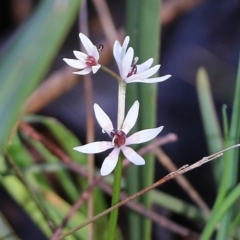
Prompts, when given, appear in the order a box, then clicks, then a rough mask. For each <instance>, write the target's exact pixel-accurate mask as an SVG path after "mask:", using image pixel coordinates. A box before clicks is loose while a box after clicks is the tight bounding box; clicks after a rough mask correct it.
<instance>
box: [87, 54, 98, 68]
mask: <svg viewBox="0 0 240 240" xmlns="http://www.w3.org/2000/svg"><path fill="white" fill-rule="evenodd" d="M86 64H87V65H88V66H89V67H92V66H96V65H97V62H96V60H95V58H94V57H92V56H88V57H87V59H86Z"/></svg>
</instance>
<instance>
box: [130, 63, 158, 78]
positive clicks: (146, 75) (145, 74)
mask: <svg viewBox="0 0 240 240" xmlns="http://www.w3.org/2000/svg"><path fill="white" fill-rule="evenodd" d="M159 68H160V65H156V66H154V67H152V68H150V69H148V70H146V71H144V72H142V73H137V74H134V75H132V76H130V77H129V78H127V80H126V82H131V81H132V80H137V79H146V78H149V77H151V76H152V75H154V74H155V73H156V72H157V71H158V69H159Z"/></svg>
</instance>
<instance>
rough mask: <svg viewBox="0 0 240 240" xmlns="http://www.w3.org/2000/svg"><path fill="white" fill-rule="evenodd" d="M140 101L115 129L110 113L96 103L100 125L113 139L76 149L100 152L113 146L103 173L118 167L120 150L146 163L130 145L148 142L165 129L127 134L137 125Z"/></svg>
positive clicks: (102, 168)
mask: <svg viewBox="0 0 240 240" xmlns="http://www.w3.org/2000/svg"><path fill="white" fill-rule="evenodd" d="M138 110H139V102H138V101H135V102H134V104H133V106H132V107H131V109H130V110H129V111H128V113H127V116H126V118H125V120H124V122H123V124H122V127H121V129H119V130H114V128H113V124H112V122H111V120H110V118H109V117H108V115H107V114H106V113H105V112H104V111H103V110H102V109H101V108H100V106H99V105H98V104H96V103H95V104H94V112H95V116H96V118H97V121H98V123H99V125H100V126H101V127H102V130H103V132H106V133H107V134H108V135H109V136H110V137H111V138H112V141H102V142H93V143H89V144H86V145H83V146H80V147H75V148H74V150H76V151H79V152H82V153H100V152H103V151H105V150H107V149H110V148H113V150H112V152H111V153H110V154H109V155H108V157H106V158H105V160H104V162H103V164H102V167H101V175H103V176H105V175H108V174H109V173H111V172H112V171H113V169H114V168H115V167H116V164H117V161H118V156H119V153H120V151H122V152H123V154H124V155H125V157H126V158H127V159H128V160H129V161H130V162H132V163H134V164H136V165H144V164H145V160H144V159H143V158H142V157H141V156H140V155H138V154H137V153H136V152H135V151H134V150H133V149H132V148H130V147H128V145H131V144H139V143H143V142H147V141H149V140H151V139H153V138H154V137H156V136H157V135H158V134H159V133H160V132H161V131H162V129H163V126H161V127H158V128H153V129H146V130H142V131H139V132H136V133H134V134H133V135H131V136H130V137H128V138H127V137H126V134H128V132H129V131H130V130H131V129H132V127H133V126H134V125H135V123H136V121H137V117H138Z"/></svg>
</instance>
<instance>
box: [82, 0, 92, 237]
mask: <svg viewBox="0 0 240 240" xmlns="http://www.w3.org/2000/svg"><path fill="white" fill-rule="evenodd" d="M79 30H80V32H82V33H84V34H85V35H86V36H89V31H88V9H87V2H86V1H84V2H83V4H82V6H81V8H80V12H79ZM80 49H81V51H83V47H82V46H80ZM83 78H84V92H85V106H86V134H87V136H86V140H87V143H90V142H93V141H94V138H95V137H94V116H93V108H92V107H93V88H92V77H91V75H90V74H87V75H84V77H83ZM87 158H88V184H89V185H92V183H93V179H94V168H95V167H94V155H93V154H88V155H87ZM86 196H88V202H87V207H88V209H87V212H88V219H90V218H92V217H93V215H94V202H93V195H92V194H87V195H86ZM92 239H93V224H89V227H88V240H92Z"/></svg>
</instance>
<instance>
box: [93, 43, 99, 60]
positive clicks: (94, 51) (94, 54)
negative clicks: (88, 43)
mask: <svg viewBox="0 0 240 240" xmlns="http://www.w3.org/2000/svg"><path fill="white" fill-rule="evenodd" d="M92 56H93V57H94V58H95V60H96V61H98V60H99V51H98V50H97V47H96V46H93V52H92Z"/></svg>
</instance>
